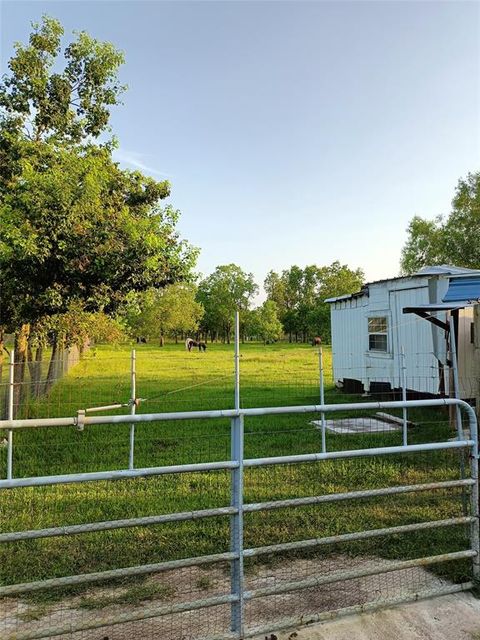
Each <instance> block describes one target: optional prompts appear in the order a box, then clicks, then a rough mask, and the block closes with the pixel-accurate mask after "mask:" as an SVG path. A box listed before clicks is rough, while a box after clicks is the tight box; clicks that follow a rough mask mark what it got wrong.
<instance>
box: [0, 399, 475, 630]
mask: <svg viewBox="0 0 480 640" xmlns="http://www.w3.org/2000/svg"><path fill="white" fill-rule="evenodd" d="M441 406H456V407H458V408H459V409H461V410H463V411H464V412H465V413H466V415H467V417H468V422H469V427H470V436H469V438H468V439H466V438H464V436H463V432H462V427H461V424H460V423H458V436H457V439H456V440H453V441H450V440H448V441H445V442H431V443H425V444H415V445H409V444H408V443H406V444H403V445H401V446H390V447H377V448H367V449H355V450H350V451H331V452H328V451H322V452H319V453H307V454H302V455H290V456H277V457H269V458H253V459H244V457H243V442H244V433H243V423H244V418H245V417H252V416H262V415H280V414H298V413H320V414H324V413H333V412H339V411H347V410H348V411H351V410H361V411H367V410H373V409H402V408H414V407H416V408H418V407H441ZM212 418H219V419H220V418H229V419H230V420H231V459H230V460H225V461H221V462H207V463H198V464H186V465H174V466H161V467H153V468H145V469H127V470H117V471H98V472H90V473H78V474H66V475H55V476H43V477H33V478H8V479H5V480H0V490H5V489H9V488H14V487H35V486H46V485H55V484H71V483H82V482H91V481H98V480H113V479H121V478H138V477H148V476H159V475H163V474H178V473H191V472H205V471H210V470H220V469H223V470H230V471H231V502H230V505H229V506H226V507H221V508H214V509H203V510H198V511H189V512H182V513H171V514H162V515H157V516H148V517H140V518H129V519H122V520H111V521H105V522H92V523H85V524H80V525H70V526H62V527H50V528H46V529H35V530H29V531H16V532H9V533H2V534H0V543H5V542H14V541H18V540H33V539H40V538H48V537H52V536H69V535H73V534H80V533H85V532H92V531H106V530H113V529H120V528H126V527H135V526H145V525H154V524H162V523H166V522H179V521H185V520H195V519H200V518H208V517H214V516H228V517H230V520H231V542H230V551H229V552H227V553H218V554H212V555H206V556H200V557H194V558H185V559H182V560H173V561H168V562H159V563H155V564H147V565H140V566H133V567H125V568H119V569H113V570H109V571H101V572H97V573H88V574H80V575H72V576H65V577H61V578H50V579H46V580H41V581H35V582H27V583H22V584H11V585H5V586H0V597H5V596H18V595H21V594H25V593H30V592H34V591H39V590H42V589H48V588H51V587H65V586H68V585H78V584H86V583H89V584H94V583H98V582H104V581H105V580H109V579H114V578H123V577H127V576H140V575H147V574H153V573H157V572H163V571H167V570H171V569H178V568H183V567H191V566H198V565H205V564H211V563H217V562H225V561H228V562H230V564H231V581H230V582H231V588H230V593H228V594H224V595H221V596H215V597H210V598H205V599H202V600H195V601H190V602H182V603H175V604H170V605H161V606H150V605H148V606H145V607H144V608H142V609H140V610H134V611H127V612H124V613H119V614H115V615H110V616H104V617H102V618H101V619H99V620H88V621H86V622H85V623H82V622H80V623H78V624H71V623H69V624H64V625H61V626H56V627H54V626H52V627H50V628H43V629H42V628H39V629H35V630H28V631H25V632H22V631H20V632H18V631H17V632H15V633H12V634H11V635H10V636H8V640H34V639H36V638H47V637H55V636H58V635H62V634H66V633H67V634H70V633H74V632H79V631H86V630H89V629H95V628H101V627H106V626H110V625H117V624H122V623H125V622H131V621H137V620H146V619H149V618H156V617H159V616H163V615H168V614H174V613H182V612H187V611H195V610H198V609H203V608H208V607H214V606H218V605H226V604H230V606H231V617H230V621H231V631H230V634H223V635H222V638H226V637H230V638H236V639H238V638H246V637H250V636H252V635H256V634H260V633H263V632H266V631H271V630H275V629H280V628H286V627H289V626H293V625H297V624H299V622H300V620H299V619H296V618H291V619H288V620H285V619H284V620H281V621H279V622H277V623H274V624H269V625H267V626H265V627H263V628H260V627H256V628H253V629H245V625H244V604H245V602H247V601H250V600H253V599H255V598H261V597H265V596H271V595H276V594H282V593H287V592H293V591H298V590H301V589H308V588H311V587H316V586H320V585H326V584H334V583H337V582H340V581H343V580H352V579H356V578H361V577H365V576H370V575H375V574H383V573H386V572H392V571H397V570H402V569H407V568H411V567H416V566H422V567H424V566H430V565H433V564H438V563H441V562H452V561H457V560H461V559H465V558H469V559H471V562H472V577H473V579H472V581H470V582H466V583H462V584H452V585H448V586H446V587H442V588H440V589H436V590H434V591H431V592H428V593H423V594H421V596H422V597H430V596H435V595H442V594H445V593H453V592H457V591H462V590H468V589H471V588H472V587H473V586H474V584H477V583H478V582H479V581H480V556H479V551H480V530H479V488H478V429H477V419H476V416H475V412H474V411H473V409H472V408H471V407H470V406H469V405H468V404H467V403H466V402H463V401H462V400H458V399H436V400H411V401H400V402H397V401H395V402H367V403H355V404H333V405H312V406H295V407H270V408H255V409H232V410H225V411H191V412H178V413H155V414H139V415H138V414H137V415H122V416H84V415H82V416H80V418H79V417H73V418H52V419H28V420H3V421H0V429H7V430H11V431H15V430H16V429H30V428H42V427H51V426H57V427H75V428H77V429H84V428H85V427H87V426H93V425H98V424H136V423H144V422H156V421H167V420H193V419H195V420H197V419H212ZM448 449H457V450H458V449H466V450H469V451H470V471H471V473H470V477H469V478H464V479H460V480H448V481H442V482H432V483H424V484H416V485H405V486H392V487H386V488H382V489H372V490H362V491H350V492H344V493H336V494H326V495H321V496H308V497H303V498H291V499H286V500H276V501H269V502H260V503H251V504H243V477H244V469H245V468H248V467H260V466H267V465H280V464H295V463H304V462H315V461H321V460H331V459H340V458H354V457H361V456H384V455H391V454H397V453H398V454H406V453H415V452H425V451H439V450H448ZM448 488H464V489H465V488H467V489H469V494H470V515H464V516H463V517H456V518H448V519H443V520H435V521H429V522H421V523H415V524H406V525H400V526H395V527H387V528H382V529H373V530H367V531H359V532H356V533H348V534H343V535H336V536H329V537H324V538H315V539H308V540H300V541H296V542H287V543H281V544H274V545H268V546H263V547H257V548H250V549H245V548H244V546H243V529H244V525H243V514H244V513H248V512H253V511H263V510H271V509H279V508H285V507H299V506H305V505H314V504H324V503H330V502H336V501H343V500H352V499H362V498H372V497H377V496H390V495H392V496H393V495H399V494H406V493H412V492H422V491H431V490H437V489H439V490H441V489H448ZM459 524H469V525H470V549H468V550H464V551H457V552H453V553H446V554H442V555H435V556H430V557H423V558H416V559H412V560H402V561H395V562H390V563H389V564H388V565H385V566H382V567H380V568H379V567H364V568H363V569H355V570H348V571H339V572H334V573H332V574H328V575H323V576H322V575H321V576H318V577H312V578H309V579H304V580H296V581H292V582H288V583H282V584H281V585H273V586H271V587H264V588H258V589H255V590H250V591H246V590H245V589H244V584H243V580H244V570H243V560H244V559H245V558H250V557H254V556H260V555H264V554H271V553H276V552H285V551H292V550H297V549H305V548H312V547H318V546H322V545H329V544H333V543H340V542H350V541H354V540H355V541H356V540H366V539H370V538H375V537H380V536H388V535H394V534H398V533H408V532H412V531H419V530H428V529H434V528H441V527H450V526H455V525H459ZM408 599H409V598H405V599H403V598H402V599H400V598H394V599H385V600H383V601H382V603H381V604H380V605H379V604H378V603H367V604H364V605H361V606H360V605H359V606H353V607H347V608H344V609H340V610H336V611H335V612H334V615H335V616H337V615H341V614H344V613H350V612H352V611H356V610H359V609H361V610H363V611H366V610H369V609H373V608H377V607H378V606H381V605H388V604H392V603H397V602H399V601H400V600H402V601H407V600H408ZM410 599H411V598H410ZM331 615H333V613H330V612H322V613H318V614H312V615H311V616H309V618H308V621H309V622H310V621H314V620H323V619H326V618H328V617H330V616H331ZM302 621H303V622H306V621H307V620H306V619H305V618H304V617H303V618H302ZM5 640H7V638H5Z"/></svg>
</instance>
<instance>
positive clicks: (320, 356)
mask: <svg viewBox="0 0 480 640" xmlns="http://www.w3.org/2000/svg"><path fill="white" fill-rule="evenodd" d="M318 360H319V367H320V404H322V405H323V404H325V389H324V382H323V350H322V345H320V347H319V349H318ZM320 423H321V427H322V451H323V453H325V451H326V450H327V433H326V431H327V425H326V421H325V413H324V412H323V411H322V413H321V414H320Z"/></svg>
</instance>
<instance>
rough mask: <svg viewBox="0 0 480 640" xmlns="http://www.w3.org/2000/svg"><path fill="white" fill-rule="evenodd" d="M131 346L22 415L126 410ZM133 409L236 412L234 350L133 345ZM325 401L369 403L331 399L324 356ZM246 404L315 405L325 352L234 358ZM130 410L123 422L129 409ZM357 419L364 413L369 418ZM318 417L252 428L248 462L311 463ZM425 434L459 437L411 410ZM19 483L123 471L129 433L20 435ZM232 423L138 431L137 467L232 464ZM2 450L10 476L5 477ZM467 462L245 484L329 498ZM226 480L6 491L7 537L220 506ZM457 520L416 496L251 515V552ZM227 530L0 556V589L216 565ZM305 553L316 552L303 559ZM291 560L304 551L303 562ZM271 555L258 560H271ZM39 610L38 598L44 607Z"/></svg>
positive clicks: (396, 438) (8, 549)
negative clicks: (197, 561) (142, 569)
mask: <svg viewBox="0 0 480 640" xmlns="http://www.w3.org/2000/svg"><path fill="white" fill-rule="evenodd" d="M130 351H131V347H130V346H122V347H115V348H112V347H108V346H99V347H96V348H95V349H92V350H90V351H89V352H88V353H87V354H86V355H85V357H84V359H83V361H82V362H81V363H80V364H78V365H77V366H76V367H74V368H73V369H72V370H71V371H70V373H69V375H68V376H66V377H65V378H64V379H63V380H61V381H59V382H58V383H57V384H55V385H54V386H53V388H52V389H51V391H50V393H49V395H48V396H47V397H45V398H42V399H41V400H39V401H37V402H35V403H30V404H29V405H28V406H27V407H26V408H25V409H24V410H23V415H24V416H30V417H46V416H71V415H75V414H76V411H77V410H78V409H85V408H90V407H96V406H97V407H98V406H101V405H108V404H112V403H116V402H119V403H122V402H128V399H129V398H130V366H131V363H130ZM136 356H137V358H136V367H137V396H138V397H140V398H143V399H144V401H142V403H141V405H140V408H139V411H140V412H145V413H146V412H149V413H150V412H164V411H169V412H170V411H191V410H203V409H228V408H233V401H234V374H233V371H234V361H233V346H232V345H216V344H215V345H210V344H209V345H208V349H207V352H206V353H199V352H198V351H194V352H192V353H187V352H186V351H185V348H184V346H183V345H180V344H179V345H173V344H172V345H167V346H165V347H163V348H159V347H156V346H153V345H138V346H137V347H136ZM324 360H325V362H324V365H325V372H326V400H327V402H332V403H336V402H345V401H361V400H362V399H361V398H359V397H347V396H345V395H342V394H341V393H340V392H339V391H338V390H336V389H334V388H333V384H332V379H331V356H330V351H329V349H328V348H325V349H324ZM240 366H241V404H242V406H243V407H253V406H279V405H301V404H316V403H318V402H319V375H318V374H319V361H318V352H317V351H316V350H315V349H313V348H312V347H311V346H308V345H289V344H283V343H282V344H276V345H266V346H264V345H259V344H251V343H249V344H245V345H242V346H241V364H240ZM128 411H129V409H128V408H124V409H121V410H119V411H117V413H122V412H125V413H126V412H128ZM362 415H368V413H366V412H364V413H363V414H362ZM314 417H317V418H318V416H314V415H311V414H298V415H288V416H262V417H256V418H250V419H248V420H246V422H245V434H246V435H245V456H246V457H248V458H250V457H257V456H262V457H263V456H273V455H285V454H295V453H299V454H300V453H308V452H314V451H318V450H319V449H320V447H321V437H320V432H319V430H318V429H316V428H315V427H314V426H312V424H311V421H312V419H313V418H314ZM410 417H411V418H412V419H413V420H414V421H415V423H416V426H415V427H412V428H411V429H410V432H409V441H410V442H411V443H415V442H426V441H431V440H444V439H446V438H449V437H452V435H453V434H452V432H451V429H450V427H449V425H448V416H447V415H446V414H445V413H443V412H442V411H440V410H438V411H428V412H426V411H420V410H417V411H412V413H411V416H410ZM14 439H15V449H14V473H15V475H16V476H17V477H19V476H23V477H26V476H33V475H52V474H61V473H62V474H63V473H73V472H87V471H97V470H107V469H124V468H126V467H127V466H128V455H129V425H102V426H90V427H87V428H86V429H85V430H84V431H83V432H77V431H75V429H73V428H48V429H35V430H25V431H22V432H16V433H15V438H14ZM327 442H328V448H329V449H331V450H333V449H354V448H361V447H376V446H384V445H396V444H401V433H398V432H396V433H375V434H364V435H355V436H352V435H349V436H347V435H332V434H329V435H328V437H327ZM229 455H230V423H229V421H228V420H227V419H220V420H189V421H174V422H165V421H164V422H156V423H149V424H142V425H137V427H136V434H135V466H137V467H151V466H161V465H168V464H179V463H192V462H206V461H214V460H226V459H229ZM5 458H6V452H5V451H4V454H3V456H2V466H1V473H2V476H3V477H5ZM459 473H460V472H459V455H458V453H452V452H431V453H418V454H409V455H401V456H398V455H397V456H387V457H385V456H384V457H375V458H370V457H369V458H366V457H365V458H354V459H348V460H347V459H342V460H331V461H323V462H317V463H309V464H301V465H280V466H271V467H265V468H255V469H247V470H246V471H245V495H244V500H245V502H246V503H249V502H259V501H265V500H276V499H282V498H291V497H301V496H309V495H320V494H325V493H335V492H343V491H351V490H358V489H363V488H379V487H386V486H392V485H397V484H414V483H424V482H433V481H438V480H443V479H457V478H458V477H459ZM229 501H230V474H229V472H223V471H218V472H210V473H190V474H182V475H170V476H162V477H157V478H155V477H150V478H147V479H143V478H139V479H134V480H121V481H111V482H107V481H105V482H92V483H82V484H71V485H67V484H63V485H56V486H49V487H38V488H24V489H13V490H3V491H2V492H1V493H0V512H1V518H0V523H1V524H0V526H1V530H2V532H6V531H15V530H17V531H20V530H23V529H35V528H43V527H52V526H62V525H69V524H79V523H88V522H96V521H104V520H113V519H122V518H130V517H140V516H149V515H156V514H161V513H171V512H176V511H188V510H196V509H205V508H210V507H220V506H227V505H228V504H229ZM460 515H462V500H461V495H460V492H459V491H458V490H450V491H448V492H438V491H437V492H433V491H430V492H422V493H418V494H410V495H408V494H407V495H403V496H398V497H387V498H377V499H363V500H360V501H355V502H354V501H344V502H340V503H331V504H323V505H317V506H309V507H301V508H295V509H278V510H272V511H268V512H262V513H250V514H246V516H245V545H246V546H247V547H249V546H260V545H267V544H275V543H279V542H287V541H291V540H301V539H306V538H313V537H323V536H329V535H335V534H340V533H348V532H354V531H361V530H363V529H373V528H379V527H387V526H394V525H399V524H407V523H412V522H420V521H427V520H434V519H441V518H449V517H454V516H460ZM467 537H468V529H467V527H465V526H457V527H455V528H449V529H432V530H429V531H426V532H418V533H409V534H402V535H397V536H394V537H388V538H387V537H385V538H380V539H374V540H371V541H363V542H362V543H350V544H348V545H346V544H343V545H336V546H335V547H319V548H316V549H314V550H309V551H308V554H321V555H328V554H335V553H337V554H338V553H342V554H345V553H347V554H352V555H376V556H381V557H385V558H396V559H404V558H410V557H420V556H423V555H431V554H436V553H444V552H448V551H456V550H461V549H465V548H468V540H467ZM228 546H229V519H228V517H223V518H208V519H205V520H199V521H195V522H182V523H170V524H164V525H155V526H150V527H133V528H130V529H122V530H115V531H106V532H94V533H83V534H78V535H75V536H58V537H52V538H46V539H43V540H33V541H24V542H16V543H9V544H3V545H1V546H0V581H1V582H2V583H3V584H8V583H12V582H18V581H28V580H34V579H39V578H45V577H53V576H62V575H71V574H74V573H83V572H90V571H100V570H103V569H109V568H117V567H124V566H131V565H135V564H143V563H150V562H161V561H163V560H168V559H173V558H181V557H188V556H194V555H202V554H210V553H217V552H223V551H226V550H228ZM303 554H304V555H305V554H307V552H303ZM297 556H298V552H297ZM264 560H265V558H263V560H262V561H264ZM441 570H442V571H447V572H448V575H449V576H450V577H452V578H453V579H455V580H458V579H464V578H465V577H466V576H467V575H468V574H469V568H468V563H456V564H455V566H452V565H451V564H450V565H445V567H444V568H442V569H441ZM37 597H39V596H37Z"/></svg>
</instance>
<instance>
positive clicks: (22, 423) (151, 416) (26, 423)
mask: <svg viewBox="0 0 480 640" xmlns="http://www.w3.org/2000/svg"><path fill="white" fill-rule="evenodd" d="M452 405H458V406H459V407H461V408H462V409H464V410H465V411H466V412H467V414H468V418H469V421H470V423H471V424H472V421H473V422H475V425H476V417H475V411H474V410H473V409H472V407H471V406H470V405H469V404H468V403H467V402H465V401H464V400H458V399H456V398H437V399H435V400H407V401H405V402H403V401H398V400H392V401H386V402H356V403H343V404H325V405H302V406H298V405H297V406H288V407H261V408H256V409H254V408H253V409H241V410H237V409H222V410H211V411H179V412H172V413H141V414H137V415H135V416H130V415H129V414H124V415H118V416H85V418H84V420H83V423H84V425H95V424H128V423H135V424H136V423H139V422H161V421H168V420H207V419H216V418H235V417H236V416H239V415H243V416H245V417H254V416H265V415H283V414H292V413H296V414H301V413H322V412H324V413H335V412H339V411H357V410H362V411H370V410H372V411H373V410H378V409H402V408H403V407H406V408H412V409H414V408H425V407H446V406H452ZM76 424H77V418H76V417H75V418H38V419H36V418H29V419H25V420H0V429H29V428H40V427H67V426H75V425H76Z"/></svg>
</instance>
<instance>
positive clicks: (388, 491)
mask: <svg viewBox="0 0 480 640" xmlns="http://www.w3.org/2000/svg"><path fill="white" fill-rule="evenodd" d="M474 483H475V480H470V479H468V478H467V479H465V480H446V481H444V482H429V483H425V484H408V485H404V486H396V487H386V488H383V489H364V490H361V491H346V492H344V493H327V494H324V495H322V496H307V497H305V498H287V499H286V500H272V501H270V502H251V503H249V504H244V505H243V511H244V512H247V511H266V510H270V509H284V508H287V507H306V506H308V505H313V504H321V503H324V502H338V501H340V500H357V499H360V498H376V497H379V496H390V495H396V494H401V493H411V492H416V491H432V490H435V489H453V488H456V487H459V488H464V487H470V486H472V485H473V484H474Z"/></svg>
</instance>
